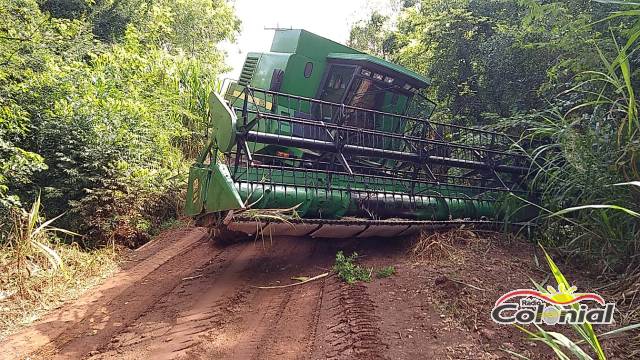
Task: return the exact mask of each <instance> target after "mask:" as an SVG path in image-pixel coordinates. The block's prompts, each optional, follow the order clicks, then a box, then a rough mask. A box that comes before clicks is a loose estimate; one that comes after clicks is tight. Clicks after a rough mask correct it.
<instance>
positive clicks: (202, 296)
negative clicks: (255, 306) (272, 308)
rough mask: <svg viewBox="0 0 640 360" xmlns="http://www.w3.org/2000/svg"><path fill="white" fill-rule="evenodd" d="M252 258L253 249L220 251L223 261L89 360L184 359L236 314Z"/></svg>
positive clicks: (255, 252) (241, 246)
mask: <svg viewBox="0 0 640 360" xmlns="http://www.w3.org/2000/svg"><path fill="white" fill-rule="evenodd" d="M258 254H259V251H258V249H257V248H256V247H254V246H246V244H237V245H234V246H230V247H228V248H226V250H225V252H224V253H223V256H220V257H218V258H216V259H213V260H212V261H210V262H209V264H208V265H207V266H206V267H205V268H204V269H203V270H202V273H201V274H199V275H195V276H194V278H193V279H188V280H186V281H185V282H183V283H182V284H181V285H180V286H178V287H176V288H175V289H174V291H172V292H171V293H170V294H167V295H166V296H165V297H164V298H162V299H161V300H160V301H159V302H158V303H157V304H156V305H154V306H153V307H152V308H151V309H149V311H148V312H147V313H145V314H143V316H141V317H140V318H139V319H138V320H136V321H135V323H133V324H131V326H130V327H129V328H128V329H127V330H126V331H125V332H123V333H122V334H121V335H120V336H119V337H117V338H115V339H114V341H112V344H110V345H109V346H107V347H106V348H105V349H103V351H102V352H101V354H100V355H99V356H96V357H95V359H110V358H118V359H121V358H122V359H127V358H131V359H137V358H140V356H142V357H143V358H154V359H155V358H178V357H181V356H184V355H185V354H186V353H187V352H188V351H189V350H190V349H192V348H194V347H196V346H198V345H199V344H200V343H201V342H202V341H203V340H204V338H203V336H204V335H206V334H207V333H209V332H210V331H211V330H212V329H216V328H221V327H223V326H224V325H225V324H226V323H227V322H229V321H231V320H232V318H233V314H234V313H235V312H239V311H240V309H241V307H242V306H243V304H244V303H245V301H246V297H247V295H248V293H249V291H248V290H247V289H246V288H245V287H244V286H243V281H242V279H241V275H242V272H243V271H244V268H245V267H246V266H247V264H249V263H251V262H252V261H253V259H254V258H255V257H256V256H258Z"/></svg>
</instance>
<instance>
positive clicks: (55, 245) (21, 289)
mask: <svg viewBox="0 0 640 360" xmlns="http://www.w3.org/2000/svg"><path fill="white" fill-rule="evenodd" d="M40 212H41V203H40V198H39V197H37V198H36V200H35V201H34V203H33V205H32V206H31V209H30V210H29V211H24V210H21V209H16V210H13V211H12V214H11V217H10V220H11V224H10V226H9V228H10V232H9V233H8V234H6V236H7V237H6V240H5V243H3V244H0V308H2V309H3V310H2V311H0V336H1V335H3V334H6V333H8V332H10V331H11V330H13V329H15V328H16V326H19V325H22V324H25V323H28V322H29V321H32V320H33V319H34V318H36V317H37V316H38V315H39V314H40V313H41V312H42V311H43V310H45V309H49V308H53V307H54V306H56V305H57V304H59V303H60V302H62V301H64V300H66V299H68V298H69V297H71V296H73V295H74V294H76V293H77V292H78V291H80V290H81V289H83V288H85V287H87V286H89V285H91V284H92V283H93V282H95V281H96V280H97V279H99V278H100V277H101V276H104V275H106V274H107V273H109V272H111V271H113V270H114V269H115V253H114V251H113V249H110V248H105V249H102V250H97V251H87V250H83V249H81V248H80V247H79V246H78V245H77V244H76V243H72V244H71V245H68V244H63V243H61V242H59V241H58V240H57V235H60V234H63V235H66V236H76V234H74V233H72V232H70V231H67V230H64V229H60V228H56V227H54V226H52V224H53V223H54V222H55V220H57V218H53V219H50V220H44V219H43V218H41V216H40Z"/></svg>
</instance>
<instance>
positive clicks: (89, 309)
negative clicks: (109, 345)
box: [0, 228, 215, 359]
mask: <svg viewBox="0 0 640 360" xmlns="http://www.w3.org/2000/svg"><path fill="white" fill-rule="evenodd" d="M206 237H207V234H206V232H205V231H203V230H202V229H198V228H187V229H179V230H172V231H168V232H166V233H165V234H163V235H162V236H160V237H159V238H157V239H155V241H154V242H153V243H152V244H150V245H151V246H149V247H147V248H145V249H143V250H141V251H139V252H138V251H136V252H134V253H133V254H131V255H130V256H129V257H130V258H131V259H132V260H131V261H129V262H125V263H123V265H122V268H123V269H125V270H122V271H120V272H118V273H116V274H115V275H114V276H112V277H111V278H109V279H108V280H106V281H105V282H104V283H103V284H101V285H99V286H97V287H95V288H94V289H91V290H90V291H88V292H87V293H86V294H84V295H83V296H82V297H80V298H79V299H78V300H76V301H74V303H73V307H72V308H71V307H70V306H64V307H62V308H60V309H57V310H54V311H52V312H51V313H50V314H48V315H47V316H45V317H44V318H42V319H41V320H40V321H38V322H37V323H35V324H34V325H32V326H30V327H29V328H26V329H24V330H23V331H20V332H19V333H16V334H14V335H12V336H10V337H9V338H7V339H6V340H5V341H3V343H2V344H0V354H2V358H3V359H23V358H27V357H33V356H35V357H41V358H47V359H50V358H52V357H53V356H54V355H55V354H56V353H57V352H58V351H59V349H60V348H61V346H63V345H64V344H65V343H68V342H69V341H72V340H73V339H74V338H76V337H83V336H86V334H87V331H90V332H91V333H90V334H89V336H93V335H94V334H93V331H92V330H93V328H92V327H93V326H97V325H99V323H98V322H97V321H96V319H102V320H104V321H105V323H104V324H103V325H104V326H103V327H105V328H107V331H110V330H114V329H112V328H113V326H107V325H108V324H111V325H114V324H115V325H118V326H121V325H122V324H119V323H116V322H114V321H111V320H112V317H110V315H109V314H108V313H109V312H110V311H111V307H110V306H111V305H114V304H119V306H117V307H120V308H121V309H120V310H122V311H124V312H125V313H126V311H127V310H128V308H130V307H131V308H134V309H133V310H134V312H136V311H140V308H141V305H143V304H140V303H138V304H136V303H134V304H132V305H131V306H125V305H123V304H122V303H123V302H126V301H127V300H125V299H128V297H129V295H130V293H131V289H134V288H136V287H139V286H140V284H143V283H144V282H145V278H146V277H148V276H150V274H152V273H154V272H157V271H158V269H159V268H161V267H163V266H166V264H167V262H171V261H172V260H173V259H176V257H179V256H183V255H184V254H191V255H189V256H193V253H192V251H193V249H194V248H196V247H201V246H202V245H203V244H207V243H208V242H207V241H206ZM205 250H207V249H205ZM213 253H215V251H214V250H213V249H212V248H210V249H208V254H206V255H204V256H205V258H209V257H211V254H213ZM174 267H175V266H174ZM168 286H170V285H168ZM160 287H162V288H164V289H166V286H164V285H160ZM136 309H137V310H136ZM116 313H117V311H116ZM126 318H128V316H127V317H126ZM86 343H88V344H84V345H85V346H84V347H85V348H87V347H88V349H87V351H92V349H93V348H94V347H95V346H97V342H96V341H94V340H93V339H91V338H90V340H87V341H86ZM92 344H93V346H91V345H92ZM87 345H90V346H87ZM84 352H85V351H82V352H81V353H76V354H75V356H76V357H80V356H82V353H84ZM34 353H35V355H30V354H34Z"/></svg>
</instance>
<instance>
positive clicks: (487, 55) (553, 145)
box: [350, 0, 640, 269]
mask: <svg viewBox="0 0 640 360" xmlns="http://www.w3.org/2000/svg"><path fill="white" fill-rule="evenodd" d="M394 3H396V6H398V7H400V13H399V15H398V17H397V19H395V20H394V22H393V23H392V22H391V19H390V18H388V17H385V16H382V15H380V14H376V13H374V14H372V15H371V17H370V18H369V19H367V20H364V21H362V22H360V23H358V24H356V25H355V26H354V28H353V29H352V32H351V41H350V42H351V44H352V45H353V46H356V47H358V48H360V49H363V50H366V51H370V52H375V53H377V54H378V55H380V56H384V57H386V58H387V59H389V60H391V61H394V62H397V63H399V64H402V65H405V66H407V67H409V68H412V69H414V70H417V71H419V72H421V73H425V74H427V75H428V76H429V77H431V78H432V80H433V83H434V85H433V87H432V88H431V90H430V91H431V94H430V96H431V97H432V98H433V99H434V100H436V102H437V103H438V105H439V110H438V111H437V112H436V114H435V117H436V119H437V120H440V121H445V122H454V123H459V124H467V125H474V126H488V127H492V128H500V129H501V130H504V131H507V132H510V133H511V134H513V135H514V136H516V137H521V140H520V143H519V144H518V145H517V146H519V147H521V150H522V151H526V152H528V153H529V154H530V155H531V156H532V158H534V159H535V163H536V164H537V165H539V166H534V168H533V170H532V171H533V173H532V174H531V177H530V179H533V181H532V185H533V187H534V188H535V189H536V190H537V191H538V192H539V196H538V198H537V199H536V202H537V203H538V204H539V205H540V206H542V207H543V208H544V209H546V210H542V216H541V218H540V219H539V220H540V224H541V225H542V226H541V231H540V233H539V238H540V239H542V240H543V241H544V242H545V243H547V244H550V245H554V246H556V247H559V248H562V249H564V250H566V251H567V253H569V254H588V255H591V259H597V260H598V261H599V262H600V263H601V264H602V265H604V266H605V267H609V268H614V269H615V268H619V269H621V268H620V267H621V266H627V265H629V264H632V263H635V262H636V260H635V259H636V255H637V254H638V249H639V246H640V243H639V242H638V240H639V238H640V236H639V232H638V231H639V230H640V222H639V221H638V219H637V218H635V217H631V216H629V215H628V214H627V213H625V212H621V211H618V210H616V209H615V208H597V209H596V208H587V209H583V210H580V211H574V212H571V213H567V214H566V215H565V214H562V215H559V214H556V215H552V214H554V213H556V212H557V211H559V210H561V209H564V208H568V207H576V206H585V205H593V204H605V205H611V204H615V205H619V206H623V207H627V208H629V209H635V210H638V206H637V204H638V195H639V194H638V190H639V188H638V187H636V186H614V184H617V183H621V182H628V181H634V180H638V179H639V178H640V174H639V173H638V160H639V159H638V155H639V154H638V150H639V149H638V146H639V145H638V144H640V137H639V135H640V133H639V131H640V126H639V123H638V112H637V111H638V110H637V107H638V105H637V99H636V98H637V94H636V93H637V92H638V89H639V88H640V71H639V70H638V65H640V51H638V46H639V43H640V42H639V41H638V37H639V36H640V4H638V3H634V2H631V1H609V0H601V1H588V0H568V1H543V2H540V1H535V0H519V1H507V0H484V1H480V0H453V1H450V0H447V1H445V0H421V1H417V0H414V1H400V2H398V1H395V2H394ZM567 216H569V218H567Z"/></svg>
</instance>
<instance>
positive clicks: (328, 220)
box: [186, 30, 535, 238]
mask: <svg viewBox="0 0 640 360" xmlns="http://www.w3.org/2000/svg"><path fill="white" fill-rule="evenodd" d="M429 84H430V81H429V80H428V79H427V78H425V77H423V76H421V75H419V74H417V73H415V72H413V71H410V70H408V69H406V68H403V67H401V66H398V65H396V64H392V63H390V62H388V61H385V60H383V59H380V58H377V57H374V56H371V55H367V54H364V53H362V52H359V51H357V50H354V49H352V48H349V47H347V46H344V45H341V44H338V43H336V42H333V41H331V40H328V39H325V38H323V37H320V36H318V35H315V34H312V33H310V32H307V31H305V30H277V31H276V32H275V36H274V40H273V44H272V46H271V51H270V52H266V53H249V54H248V55H247V58H246V61H245V63H244V67H243V68H242V72H241V75H240V79H239V80H238V81H237V82H233V83H231V84H229V86H228V87H227V89H226V92H225V94H224V96H222V95H221V94H216V93H213V94H211V96H210V99H209V106H210V115H211V116H210V124H209V125H210V129H211V132H210V141H209V143H208V145H207V147H206V148H205V149H203V151H202V153H201V155H200V157H199V159H198V160H197V161H196V163H195V164H194V165H193V166H192V167H191V170H190V174H189V187H188V192H187V204H186V211H187V213H188V214H189V215H192V216H196V217H199V218H201V219H205V220H207V221H208V222H209V223H210V224H213V225H215V226H216V227H217V229H224V230H225V231H234V232H240V233H245V234H255V233H256V232H259V231H260V230H262V232H263V233H267V234H271V235H276V234H287V235H294V236H303V235H310V236H313V237H328V238H344V237H369V236H402V235H407V234H410V233H415V232H417V231H420V230H421V229H424V228H428V227H431V228H432V227H450V226H455V225H459V224H463V223H469V224H475V225H482V226H495V225H497V224H504V223H520V222H525V221H527V220H528V219H530V218H531V217H532V216H534V215H535V213H534V212H533V211H532V210H531V209H530V208H529V207H527V206H526V205H525V204H524V203H523V202H522V201H521V200H520V199H522V198H526V197H527V196H528V190H527V188H526V186H525V185H526V182H525V177H526V174H527V173H528V166H529V165H528V162H527V158H526V156H524V155H523V154H521V153H519V152H517V151H514V150H513V149H512V145H513V143H514V142H513V141H512V139H510V138H509V137H508V136H506V135H504V134H500V133H496V132H492V131H486V130H482V129H476V128H472V127H462V126H458V125H453V124H444V123H435V122H433V121H431V120H430V117H431V114H432V112H433V110H434V108H435V105H434V103H433V102H431V101H429V100H428V99H427V98H426V97H425V96H424V94H425V89H426V88H427V87H428V86H429Z"/></svg>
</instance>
